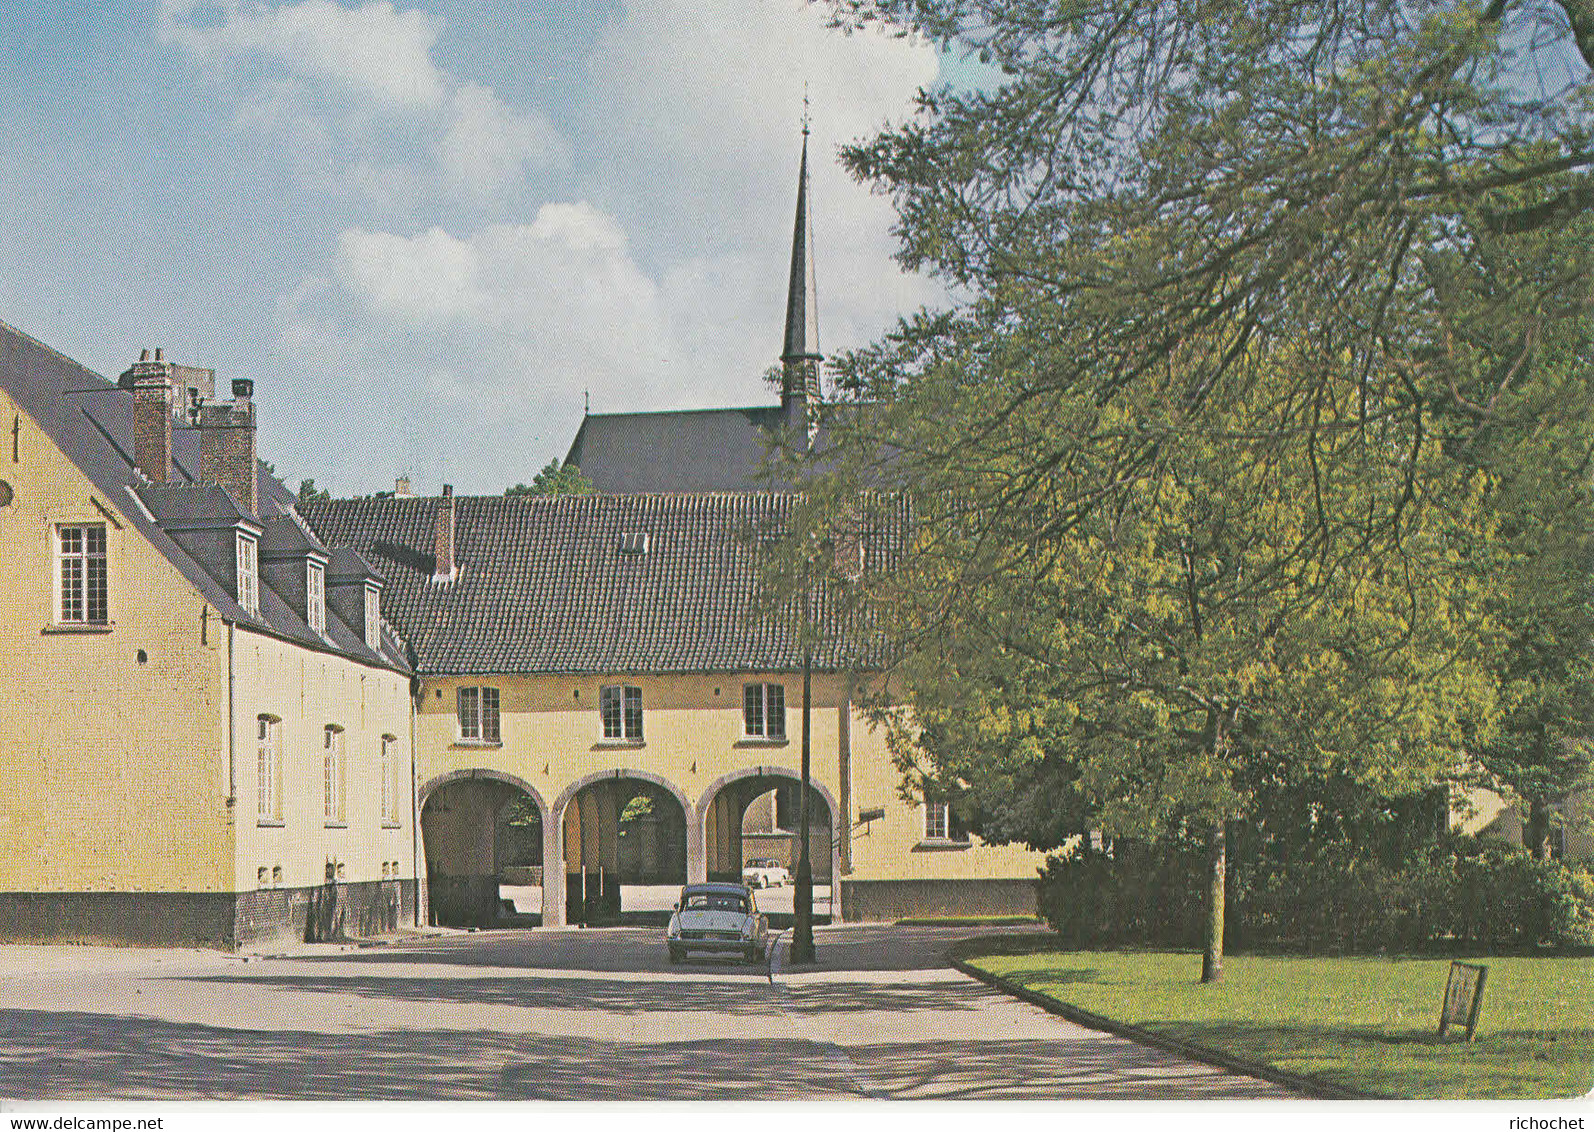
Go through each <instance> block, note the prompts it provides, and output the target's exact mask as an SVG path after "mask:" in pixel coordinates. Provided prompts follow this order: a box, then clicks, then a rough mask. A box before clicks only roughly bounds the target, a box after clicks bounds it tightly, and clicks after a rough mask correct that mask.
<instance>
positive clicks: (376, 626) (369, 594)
mask: <svg viewBox="0 0 1594 1132" xmlns="http://www.w3.org/2000/svg"><path fill="white" fill-rule="evenodd" d="M365 643H366V644H367V645H369V646H370V647H371V651H372V652H381V651H382V605H381V598H380V595H379V594H378V593H377V589H376V587H375V586H366V587H365Z"/></svg>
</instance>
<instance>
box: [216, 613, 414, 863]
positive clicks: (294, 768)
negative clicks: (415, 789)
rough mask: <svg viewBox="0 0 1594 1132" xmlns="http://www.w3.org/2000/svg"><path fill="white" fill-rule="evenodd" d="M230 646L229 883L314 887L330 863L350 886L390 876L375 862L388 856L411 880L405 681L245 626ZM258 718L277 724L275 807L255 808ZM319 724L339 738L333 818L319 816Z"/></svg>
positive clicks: (322, 791)
mask: <svg viewBox="0 0 1594 1132" xmlns="http://www.w3.org/2000/svg"><path fill="white" fill-rule="evenodd" d="M233 648H234V658H233V663H234V673H233V677H234V686H235V688H236V697H237V714H236V733H235V734H236V744H237V746H236V753H237V763H236V768H235V774H236V778H237V787H238V817H237V821H238V855H237V873H236V875H235V878H234V883H235V884H236V885H237V887H238V889H239V890H240V891H242V890H247V889H250V888H257V887H270V888H301V887H304V886H306V885H315V884H322V883H324V882H325V880H326V868H327V864H328V863H329V862H330V863H332V864H333V866H334V869H336V867H337V866H339V865H341V866H342V870H343V871H342V873H341V874H340V875H339V876H338V877H337V879H340V880H343V881H346V882H350V883H353V882H356V881H374V880H384V879H392V877H393V876H394V875H395V874H393V873H391V872H389V873H388V874H386V875H384V872H383V866H384V865H385V864H386V865H391V864H392V863H395V862H396V863H397V865H398V872H397V874H396V875H397V877H399V878H400V879H408V878H411V877H413V876H414V875H415V869H414V851H413V850H414V845H413V840H412V837H411V833H412V829H413V815H412V812H411V810H412V806H411V798H412V795H411V773H412V763H411V758H410V696H409V678H408V677H407V676H403V675H401V674H399V673H397V672H390V671H387V670H385V669H381V668H374V667H368V666H365V665H362V664H359V663H357V662H355V661H352V660H348V659H346V658H344V657H339V656H333V655H330V654H325V653H318V652H315V651H313V650H310V649H305V648H300V647H298V646H297V645H293V644H290V643H288V642H285V641H281V640H278V639H276V638H274V637H268V636H265V635H262V634H259V633H252V632H249V631H247V630H246V629H240V630H238V631H237V633H236V635H235V637H234V643H233ZM261 715H267V716H270V717H272V718H273V719H274V720H275V721H276V738H277V755H278V764H279V770H280V778H279V789H278V805H277V806H276V807H275V808H276V810H277V812H276V813H275V814H264V815H263V814H262V813H261V812H260V809H261V807H260V791H259V786H260V744H259V741H258V740H259V732H258V730H257V728H258V719H259V717H260V716H261ZM328 726H333V727H337V728H341V735H342V745H343V775H342V783H341V786H342V794H343V805H342V807H341V809H342V816H341V819H339V818H337V817H334V818H330V819H329V818H328V816H327V807H326V767H325V745H324V739H325V733H326V728H327V727H328ZM384 736H391V737H392V764H393V765H392V773H393V777H392V782H391V789H392V791H393V794H392V810H393V813H392V816H391V817H390V818H384V816H383V814H382V785H381V781H382V780H381V775H382V765H381V760H382V739H383V737H384ZM262 868H264V869H265V870H266V878H267V880H266V883H265V884H264V885H261V883H260V880H259V876H260V873H259V870H260V869H262ZM278 870H280V873H279V872H278Z"/></svg>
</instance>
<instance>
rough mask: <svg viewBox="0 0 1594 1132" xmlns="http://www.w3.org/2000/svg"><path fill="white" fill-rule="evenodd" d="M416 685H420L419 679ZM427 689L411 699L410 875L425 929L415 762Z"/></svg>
mask: <svg viewBox="0 0 1594 1132" xmlns="http://www.w3.org/2000/svg"><path fill="white" fill-rule="evenodd" d="M415 682H416V684H420V680H419V679H418V678H416V679H415ZM425 690H426V689H425V688H424V686H423V687H420V688H418V689H417V691H416V693H415V694H414V695H412V696H411V697H410V873H411V875H412V876H414V877H415V926H416V927H418V928H419V927H424V926H425V925H424V924H422V923H421V801H420V788H421V780H420V778H419V772H418V767H417V765H416V762H415V715H416V712H417V710H418V709H417V707H416V704H417V702H418V701H419V699H420V697H421V694H422V693H423V692H425Z"/></svg>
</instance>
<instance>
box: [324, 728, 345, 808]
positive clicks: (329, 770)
mask: <svg viewBox="0 0 1594 1132" xmlns="http://www.w3.org/2000/svg"><path fill="white" fill-rule="evenodd" d="M324 736H325V737H324V739H323V744H324V749H323V752H322V754H323V757H322V760H321V770H322V789H323V791H324V796H325V799H326V805H325V807H324V813H325V816H326V820H327V821H329V822H341V821H342V820H343V732H342V731H340V730H339V729H338V728H336V727H328V728H327V729H326V731H325V732H324Z"/></svg>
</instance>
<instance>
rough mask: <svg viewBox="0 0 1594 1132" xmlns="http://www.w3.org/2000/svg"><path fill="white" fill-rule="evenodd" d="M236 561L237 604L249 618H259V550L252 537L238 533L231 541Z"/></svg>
mask: <svg viewBox="0 0 1594 1132" xmlns="http://www.w3.org/2000/svg"><path fill="white" fill-rule="evenodd" d="M233 552H234V554H235V556H236V560H237V576H236V584H237V587H238V604H239V605H241V606H243V607H244V610H245V611H246V612H247V613H248V614H249V616H251V617H259V616H260V548H259V546H258V544H257V543H256V542H255V536H254V535H246V534H244V533H243V532H242V531H239V532H238V533H237V534H236V535H235V536H234V540H233Z"/></svg>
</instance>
